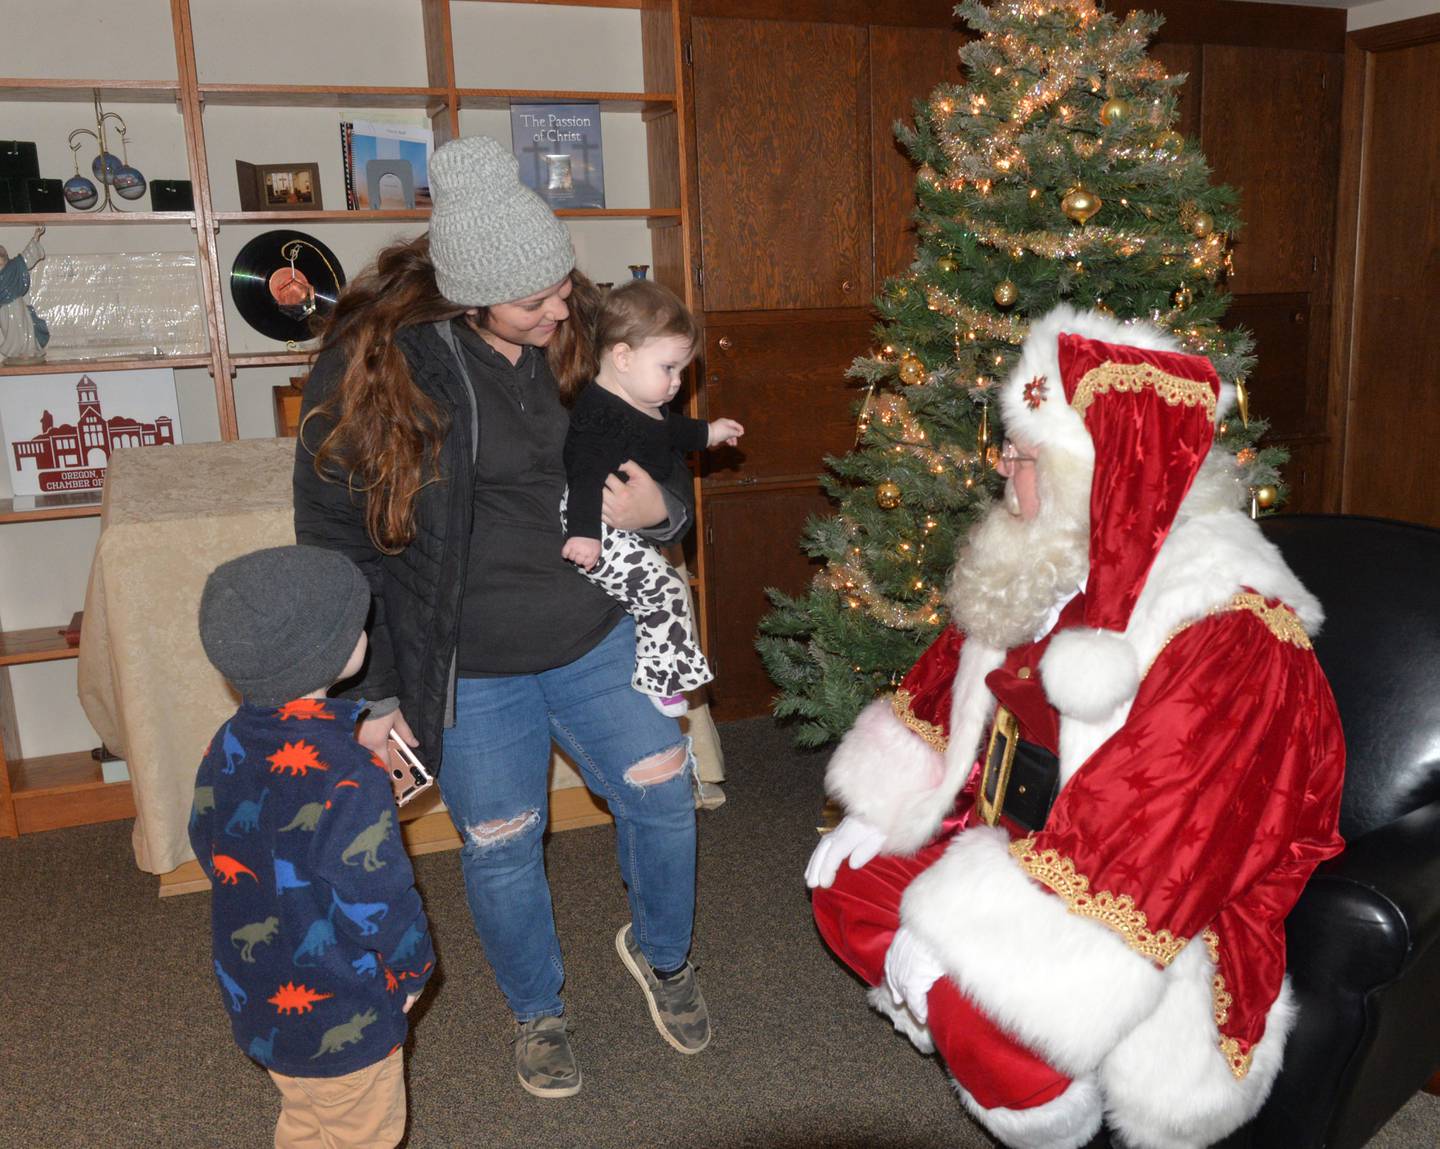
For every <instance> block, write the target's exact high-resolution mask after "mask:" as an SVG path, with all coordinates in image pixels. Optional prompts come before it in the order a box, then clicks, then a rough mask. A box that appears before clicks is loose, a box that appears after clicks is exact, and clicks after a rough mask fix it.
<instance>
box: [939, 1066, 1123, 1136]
mask: <svg viewBox="0 0 1440 1149" xmlns="http://www.w3.org/2000/svg"><path fill="white" fill-rule="evenodd" d="M951 1084H952V1085H954V1086H955V1092H956V1093H958V1094H959V1095H960V1100H961V1102H962V1103H963V1104H964V1106H965V1108H966V1109H968V1110H969V1111H970V1113H971V1115H972V1116H973V1117H974V1118H975V1120H977V1121H978V1122H980V1124H981V1125H983V1126H985V1128H986V1129H988V1130H989V1131H990V1132H991V1133H992V1134H993V1135H994V1136H995V1137H997V1138H999V1140H1000V1141H1001V1142H1002V1143H1004V1144H1005V1145H1007V1146H1009V1149H1081V1146H1083V1145H1085V1144H1086V1143H1087V1142H1088V1141H1089V1140H1090V1139H1091V1138H1092V1137H1094V1136H1095V1134H1096V1133H1098V1132H1099V1131H1100V1119H1101V1117H1102V1116H1103V1107H1102V1105H1101V1102H1100V1090H1099V1088H1098V1087H1097V1086H1096V1084H1095V1082H1094V1080H1093V1079H1091V1078H1088V1077H1087V1078H1082V1079H1081V1080H1079V1081H1072V1082H1071V1083H1070V1087H1069V1088H1068V1089H1066V1090H1065V1092H1064V1093H1062V1094H1060V1096H1059V1097H1057V1098H1055V1099H1054V1100H1053V1101H1047V1102H1045V1104H1044V1105H1036V1106H1034V1107H1032V1108H1030V1109H1003V1108H999V1107H997V1108H995V1109H986V1108H985V1107H984V1106H983V1105H981V1104H980V1103H979V1102H978V1101H976V1100H975V1098H974V1097H972V1096H971V1095H970V1092H969V1091H968V1090H967V1089H966V1088H965V1087H964V1086H963V1085H961V1084H960V1083H959V1082H958V1081H956V1080H954V1078H951Z"/></svg>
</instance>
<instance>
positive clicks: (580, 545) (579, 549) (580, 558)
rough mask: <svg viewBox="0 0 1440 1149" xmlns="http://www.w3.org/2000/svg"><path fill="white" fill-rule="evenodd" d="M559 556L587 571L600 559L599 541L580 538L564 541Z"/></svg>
mask: <svg viewBox="0 0 1440 1149" xmlns="http://www.w3.org/2000/svg"><path fill="white" fill-rule="evenodd" d="M560 556H561V557H562V558H565V559H569V560H570V561H571V562H572V563H574V564H575V565H576V566H577V567H583V568H584V569H585V570H587V571H588V570H590V569H591V568H593V567H594V566H595V563H596V562H597V561H598V560H599V558H600V540H599V539H587V538H580V537H576V538H573V539H566V540H565V545H564V546H563V547H561V548H560Z"/></svg>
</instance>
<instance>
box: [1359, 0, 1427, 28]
mask: <svg viewBox="0 0 1440 1149" xmlns="http://www.w3.org/2000/svg"><path fill="white" fill-rule="evenodd" d="M1437 13H1440V0H1371V3H1369V4H1360V5H1358V6H1356V7H1354V8H1351V9H1350V11H1349V13H1348V14H1347V17H1346V20H1345V27H1346V29H1347V30H1348V31H1351V32H1354V31H1355V30H1356V29H1358V28H1373V27H1375V26H1376V25H1378V24H1393V23H1395V22H1396V21H1397V20H1413V19H1414V18H1415V17H1416V16H1433V15H1435V14H1437Z"/></svg>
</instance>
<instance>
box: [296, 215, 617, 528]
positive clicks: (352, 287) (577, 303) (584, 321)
mask: <svg viewBox="0 0 1440 1149" xmlns="http://www.w3.org/2000/svg"><path fill="white" fill-rule="evenodd" d="M571 276H572V280H573V288H572V291H571V296H570V300H569V303H570V306H571V309H572V317H571V319H570V320H568V321H566V322H565V323H562V324H561V325H560V328H559V330H558V331H557V332H556V334H555V338H554V339H552V340H551V341H550V344H549V345H548V347H547V348H546V355H547V359H548V361H549V363H550V368H551V372H552V373H553V374H554V376H555V379H556V382H557V383H558V384H559V388H560V394H561V397H562V399H564V400H565V402H567V403H568V402H570V401H571V400H572V399H573V397H574V395H575V394H577V393H578V392H579V390H580V388H581V387H583V386H584V384H585V382H586V381H587V380H588V379H589V378H590V377H592V376H593V375H594V371H595V357H594V351H593V348H592V346H591V324H592V323H593V320H594V312H595V307H596V303H597V300H598V294H599V293H598V292H597V291H596V289H595V287H594V286H593V285H592V284H591V283H590V281H589V280H588V279H586V278H585V276H583V275H582V274H580V273H579V272H572V273H571ZM467 310H468V309H467V308H465V307H461V306H458V305H457V304H454V303H452V302H450V301H449V300H448V299H446V298H445V297H444V296H442V295H441V294H440V289H439V288H438V287H437V286H436V283H435V266H434V264H433V263H432V262H431V259H430V236H429V234H428V233H427V234H425V235H422V236H420V237H418V238H417V239H412V240H403V241H400V242H398V243H393V244H391V245H389V246H388V247H386V248H383V249H382V250H381V251H380V253H379V254H378V255H377V256H376V257H375V262H374V263H373V264H372V265H371V266H369V267H367V268H366V269H365V270H364V271H363V272H361V273H360V275H359V276H358V277H356V278H355V279H354V280H352V281H351V282H350V283H349V284H347V285H346V287H345V289H344V291H342V292H341V294H340V298H339V300H338V301H337V303H336V305H335V310H334V311H333V312H331V314H330V317H329V320H328V322H327V323H326V325H325V329H324V332H323V333H322V338H321V344H320V349H319V354H321V355H323V354H325V353H326V352H328V351H332V350H333V351H334V352H335V353H336V354H338V355H339V356H340V357H341V358H342V360H343V361H344V363H345V369H344V373H343V374H342V375H341V377H340V380H339V382H338V383H337V384H336V385H335V387H334V389H333V390H332V391H331V393H330V394H329V395H328V396H327V397H326V398H325V400H324V401H323V402H321V403H318V404H316V406H315V407H314V408H313V409H312V410H311V411H310V412H309V413H308V414H307V415H306V416H305V420H304V422H302V423H301V426H300V437H301V441H302V442H304V441H305V430H306V424H307V423H309V421H310V419H311V418H313V417H315V416H316V415H320V416H321V417H322V418H323V419H324V420H326V421H328V422H329V423H331V424H332V426H331V428H330V431H329V432H328V433H327V434H326V435H325V437H324V438H323V439H321V441H320V442H319V444H318V445H316V446H314V447H311V446H310V444H309V443H305V446H306V449H307V450H310V451H311V454H312V455H313V456H314V467H315V473H316V474H317V475H319V476H320V478H321V479H324V480H326V481H327V482H341V483H345V484H346V485H347V486H348V487H349V488H350V490H351V491H352V492H360V493H361V494H363V495H364V498H365V529H366V532H367V533H368V534H369V536H370V541H371V542H373V543H374V544H375V547H376V549H378V550H380V551H382V552H384V553H385V554H398V553H399V552H400V551H402V550H404V548H405V547H406V546H407V545H409V543H410V542H411V541H412V540H413V539H414V538H415V530H416V525H415V498H416V496H417V495H418V494H419V493H420V491H421V490H422V489H423V488H424V487H426V486H427V485H429V484H430V483H434V482H437V481H439V480H440V479H441V478H442V476H441V474H440V449H441V445H442V444H443V442H444V439H445V435H446V434H447V433H448V431H449V429H450V415H449V412H447V411H445V410H443V409H442V408H441V407H440V405H438V404H437V403H436V402H435V401H434V400H433V399H431V398H430V397H429V396H427V395H426V394H425V393H424V392H423V391H422V390H421V389H420V388H419V387H417V386H416V385H415V380H414V378H413V377H412V376H411V374H410V364H409V362H408V361H407V360H406V358H405V354H404V352H403V351H402V350H401V348H400V346H399V345H398V344H397V343H396V341H395V336H396V334H397V333H398V332H399V331H400V330H401V329H402V328H406V327H413V326H417V325H420V324H424V323H433V322H437V321H440V320H449V319H454V318H456V317H458V316H461V315H464V314H465V312H466V311H467ZM484 318H485V313H484V310H483V309H482V311H481V312H480V314H479V315H477V316H475V317H473V318H472V323H473V324H474V326H475V327H476V328H477V330H478V329H479V327H480V326H481V325H482V324H483V322H484Z"/></svg>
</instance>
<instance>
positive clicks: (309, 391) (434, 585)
mask: <svg viewBox="0 0 1440 1149" xmlns="http://www.w3.org/2000/svg"><path fill="white" fill-rule="evenodd" d="M396 342H397V343H398V344H399V346H400V348H401V350H402V351H403V352H404V354H405V358H406V360H407V361H408V362H409V364H410V372H411V375H412V377H413V378H414V380H415V384H416V386H418V387H419V388H420V389H421V390H422V391H424V392H425V394H426V395H428V396H429V397H430V398H431V399H433V400H434V401H435V402H436V403H437V404H439V406H440V408H441V410H444V411H448V412H450V431H449V434H447V435H446V436H445V441H444V443H443V444H442V446H441V451H440V469H441V473H442V474H443V475H444V476H445V478H444V479H443V480H442V481H440V482H437V483H431V484H429V485H428V486H426V487H425V488H423V489H422V490H421V492H420V493H419V495H417V496H416V504H415V521H416V524H417V529H416V534H415V539H414V541H413V542H412V543H411V544H410V545H409V546H407V547H405V549H404V550H402V551H401V552H400V553H399V554H397V555H387V554H382V553H381V552H380V551H378V550H376V549H375V545H374V544H373V543H372V542H371V541H370V537H369V535H368V534H366V531H365V509H364V496H363V495H362V494H359V493H352V492H351V491H350V490H349V489H348V488H347V487H346V486H345V484H343V483H336V482H326V481H325V480H322V479H321V478H320V477H319V476H318V475H316V473H315V466H314V459H313V457H312V455H311V453H310V451H309V450H308V449H307V448H306V446H305V444H306V443H310V444H312V445H313V444H318V443H319V442H320V441H321V440H322V439H323V438H324V436H325V435H326V434H328V433H329V430H330V426H331V425H330V424H329V423H328V422H326V421H323V420H322V419H320V418H318V417H317V418H316V419H312V420H311V421H310V423H309V424H307V425H306V426H305V428H304V434H303V436H302V438H301V440H300V441H299V443H298V444H297V447H296V451H295V483H294V485H295V539H296V541H297V542H301V543H311V544H314V545H316V546H322V547H330V548H331V549H333V550H337V551H341V552H343V553H344V554H345V555H347V556H348V557H349V558H351V559H352V560H353V561H354V562H355V565H356V566H358V567H359V568H360V569H361V570H362V571H364V572H365V577H366V578H367V579H368V580H369V581H370V589H371V591H372V592H373V594H374V595H375V607H374V614H373V615H372V616H371V625H370V628H369V631H370V654H369V656H368V657H367V658H366V660H365V668H364V671H363V673H362V675H361V678H360V681H359V682H358V683H356V684H355V685H354V686H353V687H352V688H350V689H348V690H347V691H346V694H348V695H350V696H351V697H355V698H365V699H368V700H370V701H377V700H379V699H382V698H391V697H394V698H398V699H399V700H400V709H401V712H402V713H403V714H404V715H405V720H406V721H407V722H408V723H409V724H410V728H411V729H412V730H413V731H414V732H415V735H416V737H418V738H419V739H420V746H421V756H422V758H423V759H424V761H426V762H427V763H428V764H430V765H431V766H432V767H433V766H438V765H439V762H440V745H441V731H442V729H443V728H444V723H445V713H446V706H447V704H448V702H449V699H450V690H451V683H450V665H451V661H452V659H453V656H454V653H455V635H456V630H457V627H458V626H459V622H460V618H459V611H460V599H461V594H462V592H463V590H464V587H465V570H466V559H467V557H468V555H469V539H470V523H471V517H472V512H473V510H474V502H475V500H474V466H473V462H472V460H473V457H474V448H473V446H472V442H473V440H472V439H471V434H472V426H473V425H474V420H473V418H472V413H473V411H474V406H475V400H474V397H473V396H472V395H471V393H470V387H469V385H468V384H467V383H466V381H465V379H464V378H463V377H462V375H461V370H462V367H461V365H460V361H459V359H458V358H457V357H456V354H455V352H454V350H452V348H451V346H450V344H449V343H447V342H446V339H445V338H444V336H442V335H441V334H440V331H439V330H438V329H437V326H436V325H433V324H426V325H423V326H419V327H410V328H406V329H405V330H403V331H401V332H400V333H399V334H398V335H397V336H396ZM344 366H345V365H344V362H343V360H342V359H341V357H340V356H339V355H338V354H337V353H334V352H328V353H326V354H324V355H322V356H320V358H319V359H317V360H316V362H315V366H314V368H313V369H312V370H311V372H310V378H309V379H308V380H307V382H306V384H305V399H304V402H303V403H302V405H301V417H302V418H304V416H305V415H306V414H308V413H309V412H310V410H311V408H312V407H314V406H315V405H316V404H317V403H319V402H320V401H321V400H322V399H324V398H325V397H326V396H328V395H329V394H330V392H331V390H332V389H333V388H334V387H335V385H336V384H337V383H338V382H339V380H340V377H341V374H342V372H343V371H344Z"/></svg>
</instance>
